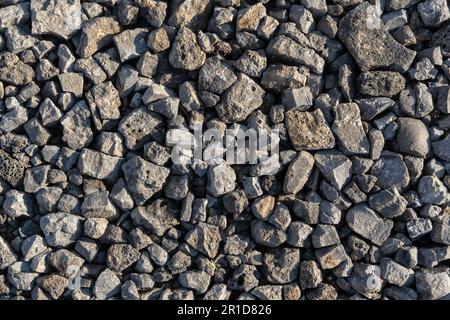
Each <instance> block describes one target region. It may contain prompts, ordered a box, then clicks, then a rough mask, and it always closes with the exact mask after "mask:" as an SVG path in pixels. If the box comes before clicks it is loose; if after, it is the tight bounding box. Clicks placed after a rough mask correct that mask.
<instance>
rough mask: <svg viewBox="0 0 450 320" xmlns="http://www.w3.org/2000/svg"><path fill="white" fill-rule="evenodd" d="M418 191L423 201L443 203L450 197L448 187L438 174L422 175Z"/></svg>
mask: <svg viewBox="0 0 450 320" xmlns="http://www.w3.org/2000/svg"><path fill="white" fill-rule="evenodd" d="M418 191H419V195H420V199H421V200H422V202H423V203H432V204H437V205H441V204H444V203H446V202H448V201H449V199H450V193H449V192H448V190H447V187H446V186H445V185H444V184H443V183H442V181H441V180H439V179H438V178H437V177H436V176H422V178H420V180H419V186H418Z"/></svg>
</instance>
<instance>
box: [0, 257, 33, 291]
mask: <svg viewBox="0 0 450 320" xmlns="http://www.w3.org/2000/svg"><path fill="white" fill-rule="evenodd" d="M38 276H39V274H38V273H35V272H32V270H31V268H30V263H29V262H24V261H20V262H19V261H18V262H15V263H13V264H11V265H10V266H9V267H8V273H7V280H8V282H9V283H11V285H13V286H14V287H15V288H16V289H17V290H23V291H31V289H32V288H33V286H34V284H35V280H36V278H37V277H38Z"/></svg>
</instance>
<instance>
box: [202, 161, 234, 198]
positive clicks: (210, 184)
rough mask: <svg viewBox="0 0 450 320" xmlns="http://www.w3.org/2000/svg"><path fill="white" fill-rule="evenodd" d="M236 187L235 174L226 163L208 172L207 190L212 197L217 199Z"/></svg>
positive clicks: (211, 168)
mask: <svg viewBox="0 0 450 320" xmlns="http://www.w3.org/2000/svg"><path fill="white" fill-rule="evenodd" d="M235 187H236V173H235V172H234V170H233V168H232V167H231V166H229V165H228V164H226V163H223V164H219V165H216V166H213V167H210V168H209V170H208V181H207V187H206V188H207V190H208V192H209V193H211V194H212V195H213V196H215V197H218V196H221V195H224V194H226V193H228V192H230V191H233V190H234V188H235Z"/></svg>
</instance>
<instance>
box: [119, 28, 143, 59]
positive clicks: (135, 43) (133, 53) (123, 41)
mask: <svg viewBox="0 0 450 320" xmlns="http://www.w3.org/2000/svg"><path fill="white" fill-rule="evenodd" d="M147 38H148V30H147V29H145V28H137V29H133V30H126V31H123V32H121V33H119V34H118V35H115V36H114V37H113V40H114V43H115V45H116V48H117V52H118V53H119V57H120V61H121V62H122V63H123V62H125V61H127V60H130V59H134V58H137V57H139V56H140V55H141V54H143V53H144V52H145V51H147V50H148V47H147Z"/></svg>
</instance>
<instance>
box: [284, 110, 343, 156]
mask: <svg viewBox="0 0 450 320" xmlns="http://www.w3.org/2000/svg"><path fill="white" fill-rule="evenodd" d="M286 127H287V130H288V133H289V137H290V138H291V142H292V145H293V146H294V149H295V150H297V151H300V150H320V149H331V148H333V147H334V145H335V139H334V136H333V133H332V132H331V130H330V127H329V126H328V124H327V122H326V121H325V118H324V116H323V113H322V111H320V109H316V110H315V111H313V112H301V111H298V110H290V111H288V112H286Z"/></svg>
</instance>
